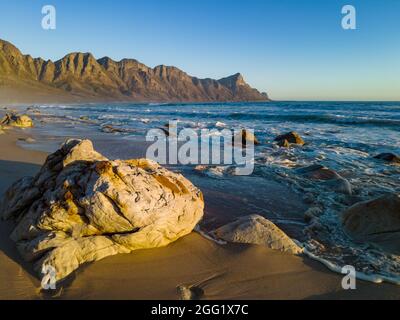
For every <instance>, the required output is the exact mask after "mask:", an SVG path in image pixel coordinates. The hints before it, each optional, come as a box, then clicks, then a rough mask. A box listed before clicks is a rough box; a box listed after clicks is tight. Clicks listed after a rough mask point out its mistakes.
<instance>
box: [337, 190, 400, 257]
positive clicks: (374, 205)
mask: <svg viewBox="0 0 400 320" xmlns="http://www.w3.org/2000/svg"><path fill="white" fill-rule="evenodd" d="M342 223H343V228H344V230H345V231H346V233H347V234H348V235H349V236H350V237H352V238H353V239H354V240H355V241H357V242H361V243H373V244H375V245H377V246H378V247H380V248H382V249H384V250H386V251H389V252H393V253H396V254H400V194H399V193H395V194H389V195H385V196H382V197H380V198H377V199H374V200H370V201H366V202H360V203H357V204H355V205H354V206H352V207H350V208H349V209H347V210H346V211H345V212H344V213H343V214H342Z"/></svg>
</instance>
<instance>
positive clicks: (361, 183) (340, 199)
mask: <svg viewBox="0 0 400 320" xmlns="http://www.w3.org/2000/svg"><path fill="white" fill-rule="evenodd" d="M25 109H26V108H25ZM28 113H29V114H31V115H32V116H33V117H37V119H38V120H40V121H38V122H37V125H36V127H35V128H33V129H30V130H31V133H32V135H34V136H35V137H37V138H36V140H37V142H35V143H24V142H21V144H22V145H23V146H24V147H25V148H31V149H38V150H42V151H48V152H51V151H55V150H56V149H57V148H58V146H59V144H60V143H61V142H62V141H63V140H65V138H66V137H79V138H83V137H85V138H90V139H92V140H93V141H94V142H95V146H96V148H97V149H98V150H99V151H100V152H102V153H104V154H105V155H106V156H107V157H110V158H123V159H127V158H132V157H136V156H137V154H138V151H137V150H138V146H139V145H141V146H142V149H145V147H144V145H143V140H144V137H145V135H146V133H147V132H148V131H149V130H150V129H154V128H160V127H163V126H164V125H165V124H166V123H168V121H171V120H174V121H177V122H178V130H179V128H182V129H183V128H192V129H194V130H201V129H218V130H221V129H223V128H227V129H236V130H238V129H241V128H246V129H252V130H254V132H255V135H256V136H257V138H258V140H259V141H260V142H261V144H260V145H259V146H256V149H255V159H254V164H255V169H254V172H253V174H252V175H250V176H245V177H239V176H235V175H233V174H231V172H232V171H231V170H229V168H228V167H225V166H214V167H210V168H209V169H208V170H206V171H205V172H201V173H199V172H195V170H193V166H175V167H173V169H174V170H177V171H181V172H182V173H183V174H184V175H185V176H187V177H188V178H189V179H190V180H192V181H193V182H194V183H195V184H196V185H198V186H199V187H200V188H201V189H202V190H203V191H205V195H206V197H205V199H206V210H208V211H207V212H206V216H205V219H204V222H203V224H202V225H201V226H200V227H201V228H202V230H203V231H202V232H204V233H207V232H209V231H210V230H212V229H213V228H215V227H217V226H220V225H221V224H223V223H226V222H229V221H231V220H232V219H234V218H235V217H237V216H241V215H245V214H260V215H263V216H265V217H267V218H269V219H271V220H272V221H273V222H275V223H276V224H277V225H279V226H280V227H281V228H282V229H283V230H284V231H285V232H287V233H288V234H289V235H290V236H292V237H293V238H295V239H297V240H298V241H300V242H302V243H303V244H304V246H305V247H306V248H307V252H308V253H309V255H310V256H313V257H314V258H317V259H319V260H320V261H321V262H323V263H325V264H326V265H327V266H328V267H330V268H331V269H335V271H340V267H341V266H344V265H347V264H350V265H354V266H355V267H356V269H357V271H359V272H361V273H362V274H364V275H366V277H367V278H368V279H370V280H373V281H381V280H388V281H391V282H396V283H400V257H399V256H397V255H393V254H388V253H385V252H382V251H381V250H379V249H377V248H375V247H371V246H369V245H361V244H357V243H354V242H353V241H352V240H351V239H350V238H349V237H348V236H347V235H346V234H345V233H344V232H343V230H342V226H341V221H340V215H341V212H343V211H344V210H345V209H346V208H348V207H349V206H350V205H352V204H354V203H356V202H359V201H364V200H371V199H374V198H376V197H378V196H380V195H383V194H386V193H392V192H399V191H400V184H399V181H400V180H399V179H400V166H393V165H388V164H386V163H384V162H382V161H379V160H377V159H374V156H375V155H377V154H379V153H383V152H391V153H395V154H400V102H269V103H209V104H173V103H171V104H157V103H154V104H127V103H115V104H82V105H70V106H69V105H36V106H31V107H30V108H29V109H28ZM107 126H111V127H112V128H113V129H117V130H114V131H117V132H114V133H109V132H108V133H107V132H104V130H103V129H104V127H106V128H107ZM288 131H296V132H298V133H299V134H300V136H302V137H303V139H304V140H305V142H306V145H304V146H303V147H294V148H288V149H286V148H279V147H277V146H276V144H275V143H274V138H275V137H276V136H277V135H279V134H283V133H286V132H288ZM141 153H143V150H142V151H141ZM314 164H320V165H323V166H325V167H327V168H330V169H332V170H335V171H336V172H338V173H339V174H340V175H341V176H342V177H344V178H346V179H347V180H348V181H349V182H350V184H351V186H352V195H345V194H342V193H338V192H336V191H334V190H332V188H331V187H330V186H329V184H323V183H321V182H319V181H315V180H309V179H305V178H304V177H303V176H302V175H300V174H299V173H298V171H297V169H299V168H302V167H307V166H310V165H314ZM208 199H209V200H208ZM207 206H208V207H207ZM310 207H312V208H318V209H319V210H320V211H321V215H320V216H319V217H318V225H317V226H316V225H315V224H314V225H313V224H311V223H310V222H307V221H305V220H304V213H305V211H307V210H308V209H309V208H310ZM316 229H317V230H316Z"/></svg>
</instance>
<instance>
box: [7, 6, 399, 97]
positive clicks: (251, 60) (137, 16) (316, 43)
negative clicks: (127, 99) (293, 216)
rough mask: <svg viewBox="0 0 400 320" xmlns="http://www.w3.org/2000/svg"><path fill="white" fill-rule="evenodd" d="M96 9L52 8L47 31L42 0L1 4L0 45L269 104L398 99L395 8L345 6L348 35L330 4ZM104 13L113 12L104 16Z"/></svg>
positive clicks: (337, 8) (397, 45)
mask: <svg viewBox="0 0 400 320" xmlns="http://www.w3.org/2000/svg"><path fill="white" fill-rule="evenodd" d="M99 2H100V3H99ZM99 2H98V4H97V6H95V7H94V6H93V5H92V4H91V3H87V2H86V3H80V4H79V6H78V5H77V2H76V1H75V0H73V1H69V2H68V3H65V2H62V1H59V0H56V1H52V2H51V4H52V5H54V6H55V7H56V9H57V29H56V30H47V31H46V30H43V29H42V28H41V25H40V22H41V18H42V17H43V15H42V13H41V8H42V6H43V3H42V2H41V1H37V0H33V1H30V2H27V1H21V2H18V3H1V4H0V10H2V12H9V13H12V14H8V15H6V16H5V17H4V18H3V19H2V20H1V21H0V28H1V30H2V32H1V34H0V38H2V39H4V40H6V41H8V42H10V43H12V44H13V45H15V46H16V47H17V48H18V49H19V50H21V52H22V53H23V54H29V55H31V56H33V57H41V58H44V59H46V60H47V59H51V60H53V61H54V60H58V59H61V58H62V57H64V56H65V55H66V54H68V53H71V52H85V53H86V52H89V53H92V54H93V55H94V56H95V57H96V59H100V58H102V57H105V56H107V57H110V58H111V59H113V60H115V61H119V60H121V59H124V58H128V59H136V60H138V61H140V62H141V63H143V64H145V65H147V66H149V67H152V68H153V67H155V66H157V65H168V66H175V67H177V68H179V69H181V70H183V71H184V72H186V73H188V74H189V75H191V76H195V77H198V78H213V79H221V78H224V77H227V76H230V75H233V74H236V73H238V72H239V73H241V74H242V75H243V77H244V79H245V80H246V82H247V83H249V84H250V86H252V87H255V88H257V89H258V90H259V91H260V92H264V91H265V92H267V93H268V95H269V96H270V98H271V99H272V100H274V101H313V102H317V101H327V102H334V101H338V102H345V101H348V102H355V101H360V102H361V101H362V102H364V101H368V102H384V101H388V102H389V101H390V102H398V101H399V100H400V94H399V92H400V90H399V89H400V80H398V73H399V71H400V62H399V61H398V59H397V58H396V57H397V56H398V55H399V54H400V44H399V43H398V41H396V40H395V39H396V38H398V35H397V31H398V30H399V29H400V19H399V18H400V3H399V2H396V1H392V0H390V1H385V3H382V1H377V0H364V1H360V0H355V1H352V2H351V4H352V5H354V6H355V8H356V10H357V29H356V30H343V29H342V27H341V19H342V17H343V15H342V13H341V8H342V7H343V5H346V4H348V3H347V2H344V1H338V0H334V1H330V2H329V3H323V4H321V3H317V4H316V3H315V1H311V0H306V1H303V2H302V3H296V2H295V1H290V0H284V1H283V2H282V1H275V0H273V1H256V0H254V1H251V3H247V4H243V3H231V2H229V5H228V4H227V2H226V1H219V2H218V3H213V2H211V1H205V2H203V3H197V2H196V3H191V5H187V4H185V3H184V2H183V1H182V0H173V1H170V2H169V3H168V4H166V3H163V2H161V1H150V3H142V2H137V1H136V2H130V1H125V0H116V1H113V2H111V1H108V0H103V1H99ZM111 4H112V5H113V8H120V9H119V10H118V9H114V10H112V11H111V10H110V11H108V9H109V8H108V5H109V6H110V8H111ZM35 12H36V14H35ZM32 13H33V14H32ZM165 17H168V18H169V19H165ZM193 21H196V22H197V21H199V22H198V23H195V24H194V23H193ZM232 21H234V22H235V23H234V24H232ZM21 22H23V23H21ZM117 32H118V35H119V37H116V36H115V35H116V33H117ZM77 34H79V37H76V35H77ZM104 43H107V45H104Z"/></svg>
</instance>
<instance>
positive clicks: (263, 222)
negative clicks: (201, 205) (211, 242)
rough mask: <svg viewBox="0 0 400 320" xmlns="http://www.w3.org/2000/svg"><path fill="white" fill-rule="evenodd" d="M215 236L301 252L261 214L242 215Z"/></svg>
mask: <svg viewBox="0 0 400 320" xmlns="http://www.w3.org/2000/svg"><path fill="white" fill-rule="evenodd" d="M212 234H213V236H214V237H216V238H218V239H221V240H225V241H228V242H235V243H247V244H257V245H264V246H266V247H268V248H270V249H274V250H279V251H282V252H287V253H291V254H300V253H302V252H303V249H302V248H300V247H299V246H298V245H297V244H296V243H295V242H294V241H293V240H292V239H290V238H289V237H288V236H287V235H286V234H285V233H284V232H283V231H282V230H281V229H279V228H278V227H277V226H276V225H275V224H274V223H272V222H271V221H269V220H267V219H265V218H264V217H262V216H259V215H251V216H246V217H241V218H239V219H237V220H236V221H234V222H232V223H229V224H227V225H225V226H223V227H221V228H219V229H217V230H214V231H213V232H212Z"/></svg>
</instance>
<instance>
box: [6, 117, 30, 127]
mask: <svg viewBox="0 0 400 320" xmlns="http://www.w3.org/2000/svg"><path fill="white" fill-rule="evenodd" d="M0 124H2V125H4V126H11V127H20V128H30V127H33V121H32V119H31V118H29V117H28V116H27V115H17V114H6V115H5V116H4V118H3V119H1V121H0Z"/></svg>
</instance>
